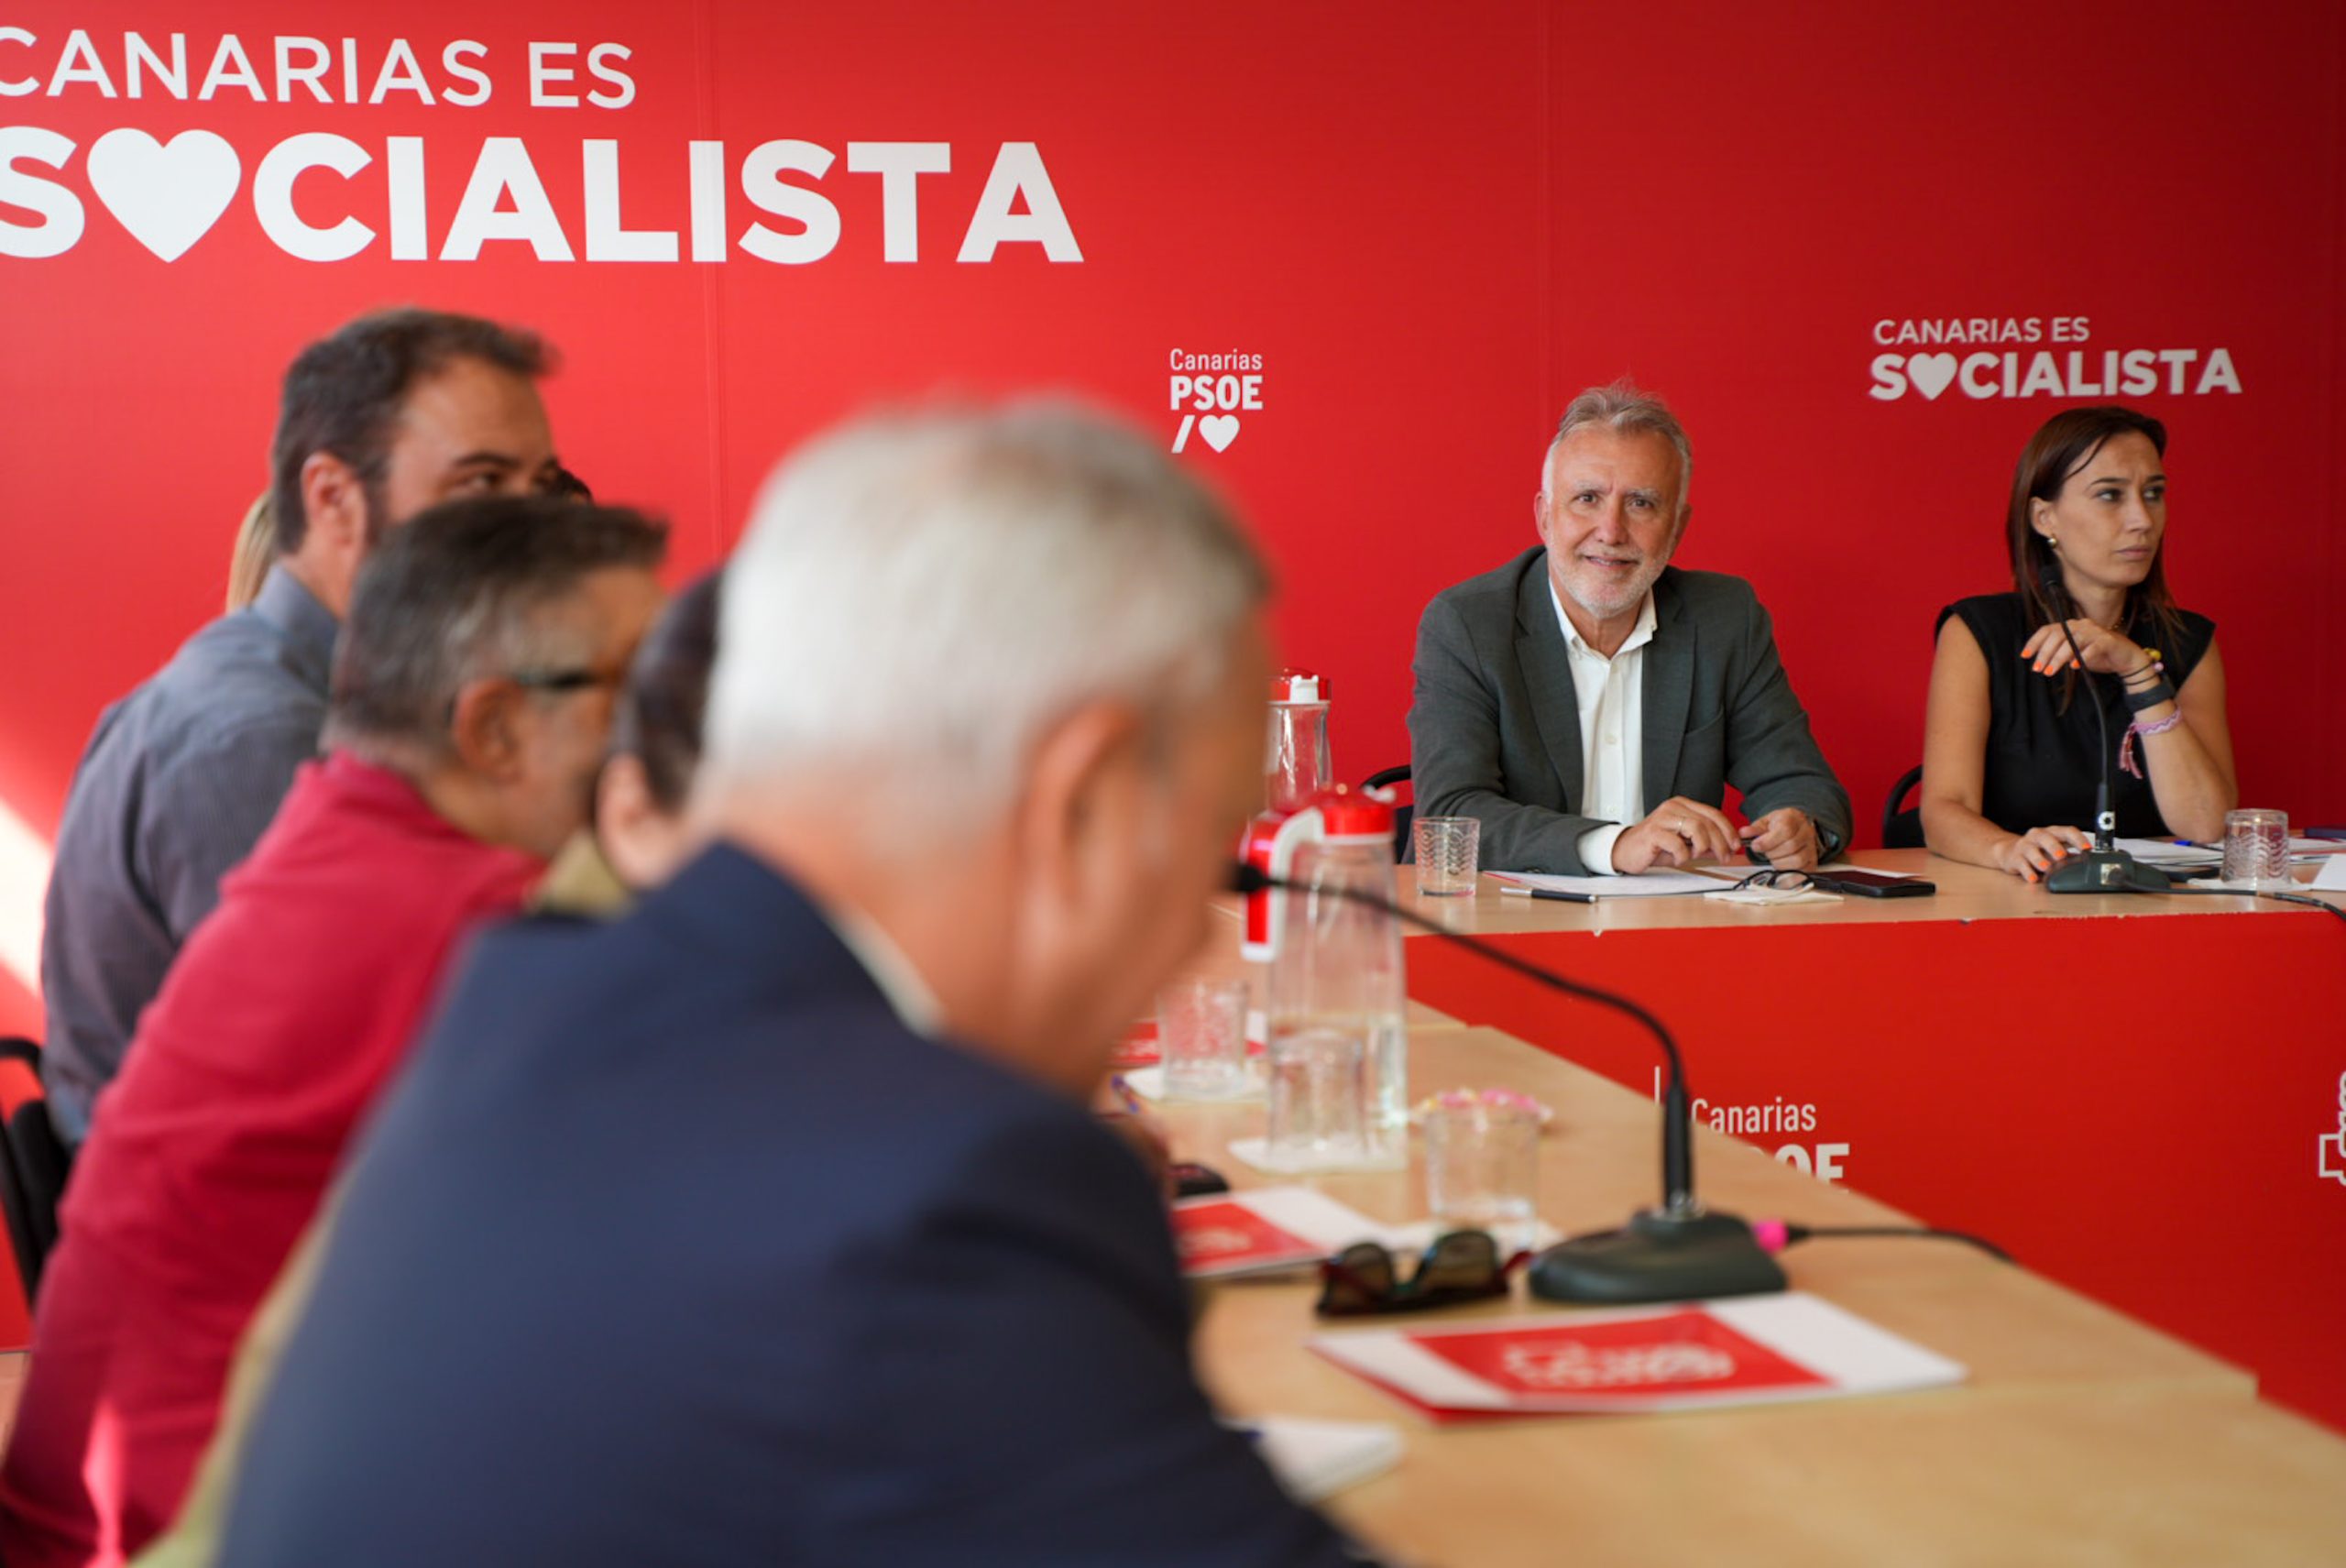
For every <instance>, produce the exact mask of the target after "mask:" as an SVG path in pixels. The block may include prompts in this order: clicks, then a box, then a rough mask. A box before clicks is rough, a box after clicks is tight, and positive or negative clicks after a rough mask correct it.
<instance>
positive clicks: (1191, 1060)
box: [1157, 979, 1252, 1100]
mask: <svg viewBox="0 0 2346 1568" xmlns="http://www.w3.org/2000/svg"><path fill="white" fill-rule="evenodd" d="M1157 1051H1158V1059H1159V1060H1161V1061H1162V1062H1163V1063H1164V1069H1165V1098H1166V1099H1168V1100H1229V1099H1232V1098H1233V1097H1235V1096H1237V1095H1241V1094H1244V1093H1245V1092H1246V1091H1247V1090H1248V1089H1249V1088H1251V1087H1252V1085H1250V1084H1249V1083H1248V1082H1247V1078H1246V982H1245V981H1243V980H1207V979H1189V980H1180V981H1174V982H1173V983H1172V984H1170V985H1168V986H1166V987H1165V988H1164V989H1163V990H1161V991H1159V992H1157Z"/></svg>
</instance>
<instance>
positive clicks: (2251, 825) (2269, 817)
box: [2224, 811, 2289, 887]
mask: <svg viewBox="0 0 2346 1568" xmlns="http://www.w3.org/2000/svg"><path fill="white" fill-rule="evenodd" d="M2224 880H2225V881H2226V882H2239V883H2250V884H2252V885H2253V886H2256V887H2278V886H2281V885H2283V884H2284V883H2286V882H2287V881H2288V880H2289V814H2288V813H2287V812H2286V811H2229V812H2226V813H2225V814H2224Z"/></svg>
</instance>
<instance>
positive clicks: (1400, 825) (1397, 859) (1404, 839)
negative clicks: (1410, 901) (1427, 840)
mask: <svg viewBox="0 0 2346 1568" xmlns="http://www.w3.org/2000/svg"><path fill="white" fill-rule="evenodd" d="M1408 783H1409V763H1407V762H1404V763H1402V764H1401V765H1400V766H1399V767H1398V768H1379V769H1377V770H1376V772H1375V773H1371V774H1369V775H1368V777H1366V778H1365V779H1363V780H1361V781H1360V787H1361V788H1363V789H1390V788H1392V787H1393V786H1394V785H1395V784H1408ZM1417 814H1418V808H1417V805H1416V803H1415V802H1411V803H1410V804H1409V805H1406V806H1395V807H1394V808H1393V863H1394V864H1396V865H1406V864H1408V863H1409V861H1410V859H1411V858H1412V857H1411V854H1410V841H1409V821H1410V819H1411V818H1412V817H1416V816H1417Z"/></svg>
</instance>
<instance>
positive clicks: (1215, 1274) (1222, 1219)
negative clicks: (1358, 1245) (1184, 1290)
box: [1173, 1187, 1385, 1279]
mask: <svg viewBox="0 0 2346 1568" xmlns="http://www.w3.org/2000/svg"><path fill="white" fill-rule="evenodd" d="M1384 1239H1385V1233H1384V1229H1383V1227H1381V1226H1380V1225H1378V1224H1377V1223H1376V1221H1374V1220H1372V1219H1370V1218H1369V1217H1368V1216H1367V1215H1365V1214H1364V1213H1362V1212H1360V1211H1358V1210H1357V1209H1354V1208H1352V1207H1350V1206H1348V1205H1346V1204H1343V1203H1339V1202H1337V1201H1335V1200H1334V1199H1333V1198H1331V1197H1329V1196H1328V1195H1327V1194H1325V1193H1323V1192H1316V1191H1314V1190H1311V1189H1310V1188H1309V1187H1257V1188H1253V1189H1251V1190H1247V1191H1244V1192H1222V1193H1215V1194H1213V1195H1211V1196H1210V1197H1204V1198H1185V1199H1183V1200H1181V1201H1179V1202H1178V1203H1176V1204H1174V1205H1173V1242H1174V1245H1175V1246H1176V1247H1177V1248H1178V1250H1179V1252H1180V1254H1181V1272H1182V1273H1184V1274H1186V1275H1188V1276H1189V1277H1191V1278H1193V1279H1212V1278H1221V1277H1228V1276H1230V1275H1234V1274H1269V1273H1277V1272H1279V1271H1281V1270H1285V1269H1290V1268H1296V1267H1300V1266H1307V1265H1311V1264H1317V1263H1318V1262H1319V1261H1320V1260H1321V1258H1323V1257H1326V1256H1328V1255H1330V1254H1332V1253H1335V1252H1339V1251H1341V1250H1343V1248H1344V1247H1346V1246H1349V1245H1352V1244H1353V1243H1354V1242H1358V1241H1382V1240H1384Z"/></svg>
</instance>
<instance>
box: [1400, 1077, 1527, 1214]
mask: <svg viewBox="0 0 2346 1568" xmlns="http://www.w3.org/2000/svg"><path fill="white" fill-rule="evenodd" d="M1425 1133H1426V1208H1427V1209H1428V1210H1429V1211H1430V1212H1431V1213H1432V1215H1433V1217H1434V1219H1435V1220H1436V1221H1437V1222H1439V1223H1441V1224H1442V1225H1444V1226H1447V1227H1449V1228H1451V1229H1453V1230H1480V1231H1488V1232H1490V1233H1491V1234H1492V1235H1494V1236H1496V1237H1497V1238H1498V1242H1499V1245H1500V1247H1501V1248H1502V1249H1503V1250H1505V1251H1507V1252H1513V1251H1516V1250H1518V1249H1519V1248H1522V1247H1528V1246H1529V1245H1531V1241H1532V1232H1533V1231H1534V1229H1535V1228H1536V1227H1537V1225H1538V1223H1539V1219H1538V1214H1537V1212H1536V1206H1537V1203H1538V1201H1539V1191H1540V1112H1539V1108H1538V1107H1537V1106H1536V1105H1534V1104H1533V1103H1532V1102H1530V1101H1529V1100H1527V1099H1525V1098H1524V1097H1523V1096H1522V1095H1520V1094H1516V1093H1514V1092H1512V1091H1507V1090H1504V1089H1488V1090H1482V1091H1474V1090H1464V1089H1458V1090H1451V1091H1447V1092H1445V1093H1442V1094H1438V1095H1436V1096H1434V1098H1433V1100H1432V1101H1431V1102H1430V1103H1428V1105H1427V1106H1426V1113H1425Z"/></svg>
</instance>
